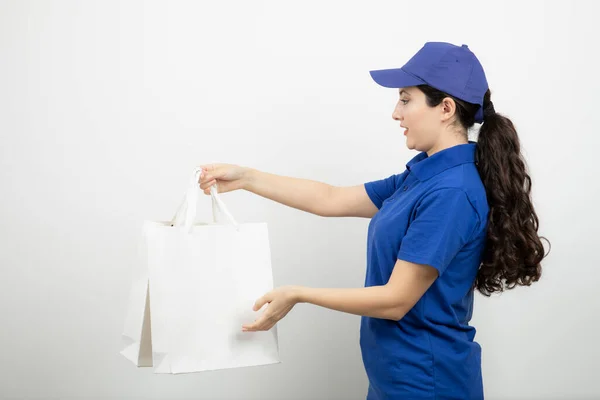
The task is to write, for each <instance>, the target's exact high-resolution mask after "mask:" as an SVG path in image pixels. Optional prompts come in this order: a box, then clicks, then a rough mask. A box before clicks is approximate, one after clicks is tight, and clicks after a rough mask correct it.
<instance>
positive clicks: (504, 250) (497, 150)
mask: <svg viewBox="0 0 600 400" xmlns="http://www.w3.org/2000/svg"><path fill="white" fill-rule="evenodd" d="M418 88H419V89H420V90H421V91H422V92H423V93H424V94H425V96H426V98H427V103H428V105H429V106H430V107H435V106H437V105H438V104H440V103H441V101H442V100H443V99H444V98H446V97H450V98H452V99H453V100H454V101H455V103H456V113H457V118H458V120H459V121H460V123H461V124H462V125H463V126H464V127H465V128H467V129H468V128H470V127H471V126H473V125H474V123H475V114H476V111H477V109H478V108H479V106H478V105H476V104H471V103H467V102H464V101H462V100H460V99H457V98H455V97H454V96H451V95H449V94H447V93H443V92H441V91H439V90H437V89H434V88H432V87H430V86H427V85H421V86H418ZM490 97H491V92H490V91H489V90H488V91H487V92H486V94H485V96H484V101H483V115H484V117H483V125H482V126H481V128H480V130H479V137H478V140H477V147H476V154H475V155H476V164H477V169H478V171H479V175H480V177H481V181H482V182H483V185H484V186H485V191H486V196H487V200H488V205H489V209H490V211H489V216H488V225H487V240H486V245H485V248H484V252H483V256H482V261H481V265H480V267H479V271H478V273H477V277H476V279H475V282H474V287H475V288H476V289H477V290H478V291H479V292H480V293H482V294H483V295H485V296H490V295H491V294H492V293H494V292H502V291H504V289H513V288H514V287H515V286H517V285H519V286H529V285H531V284H532V283H533V282H537V281H538V280H539V279H540V277H541V274H542V268H541V264H540V263H541V261H542V259H543V258H544V257H545V256H546V254H544V247H543V245H542V242H541V239H545V238H543V237H539V236H538V227H539V220H538V217H537V214H536V212H535V209H534V207H533V203H532V201H531V177H530V176H529V175H528V173H527V168H526V163H525V160H524V159H523V156H522V154H521V145H520V141H519V136H518V135H517V131H516V130H515V127H514V125H513V123H512V122H511V120H510V119H508V118H507V117H505V116H503V115H501V114H498V113H496V111H495V109H494V105H493V103H492V101H491V99H490ZM545 240H546V241H547V239H545Z"/></svg>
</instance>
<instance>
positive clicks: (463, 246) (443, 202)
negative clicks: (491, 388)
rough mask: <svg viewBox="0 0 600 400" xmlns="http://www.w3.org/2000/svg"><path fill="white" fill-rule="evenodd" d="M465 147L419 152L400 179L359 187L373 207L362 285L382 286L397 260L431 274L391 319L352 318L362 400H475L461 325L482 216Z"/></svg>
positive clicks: (466, 330) (474, 370)
mask: <svg viewBox="0 0 600 400" xmlns="http://www.w3.org/2000/svg"><path fill="white" fill-rule="evenodd" d="M475 149H476V143H475V142H469V143H468V144H461V145H457V146H453V147H451V148H447V149H444V150H442V151H439V152H437V153H434V154H433V155H432V156H431V157H428V156H427V153H425V152H423V153H419V154H418V155H417V156H415V157H414V158H413V159H412V160H411V161H410V162H408V164H407V165H406V170H405V171H404V172H403V173H401V174H398V175H392V176H390V177H389V178H386V179H382V180H379V181H373V182H368V183H365V189H366V191H367V193H368V195H369V197H370V198H371V200H372V201H373V203H374V204H375V205H376V206H377V208H379V211H378V212H377V213H376V214H375V216H374V217H373V218H372V220H371V221H370V224H369V230H368V239H367V240H368V241H367V273H366V280H365V285H366V286H374V285H385V284H386V283H387V282H388V280H389V278H390V275H391V273H392V269H393V268H394V265H395V264H396V261H397V260H398V259H401V260H406V261H410V262H413V263H418V264H426V265H430V266H432V267H434V268H435V269H437V270H438V272H439V276H438V278H437V279H436V280H435V282H434V283H433V285H432V286H431V287H430V288H429V289H428V290H427V291H426V292H425V294H424V295H423V296H422V297H421V299H420V300H419V301H418V302H417V303H416V304H415V306H414V307H413V308H412V309H411V310H410V311H409V312H408V313H407V314H406V315H405V316H404V317H403V318H402V319H401V320H400V321H391V320H386V319H379V318H370V317H363V318H362V320H361V331H360V333H361V334H360V345H361V351H362V356H363V361H364V365H365V369H366V372H367V375H368V378H369V391H368V395H367V399H368V400H375V399H460V400H467V399H482V398H483V384H482V377H481V348H480V346H479V344H477V342H475V341H474V337H475V328H473V327H471V326H469V320H470V319H471V316H472V312H473V294H474V292H473V289H472V287H473V283H474V280H475V276H476V275H477V271H478V268H479V265H480V262H481V256H482V252H483V248H484V244H485V239H486V228H487V217H488V211H489V209H488V203H487V198H486V194H485V188H484V186H483V184H482V182H481V179H480V177H479V172H478V171H477V168H476V166H475Z"/></svg>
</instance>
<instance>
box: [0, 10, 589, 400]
mask: <svg viewBox="0 0 600 400" xmlns="http://www.w3.org/2000/svg"><path fill="white" fill-rule="evenodd" d="M598 15H600V6H599V5H598V4H597V3H596V2H593V1H588V2H584V1H579V2H574V1H546V2H543V1H527V2H525V1H519V2H512V3H511V2H506V1H503V2H494V3H492V2H479V1H478V2H475V1H473V2H466V1H455V2H449V1H437V2H432V1H427V2H424V1H423V2H421V1H411V2H407V1H398V0H394V1H368V2H367V1H329V2H326V1H306V0H304V1H295V2H291V1H270V2H266V1H257V0H254V1H235V2H234V1H218V2H217V1H210V2H192V1H190V2H174V1H169V2H167V1H164V2H156V1H147V2H141V1H94V2H92V1H80V2H76V1H38V2H32V1H16V0H14V1H1V2H0V139H1V141H0V221H1V222H2V223H1V225H0V398H3V399H4V398H61V399H67V398H69V399H71V398H72V399H86V398H99V399H100V398H102V399H104V398H106V399H108V398H113V399H127V398H132V399H133V398H135V399H184V398H190V399H191V398H195V399H363V398H364V397H365V395H366V388H367V380H366V376H365V373H364V370H363V366H362V362H361V358H360V350H359V345H358V327H359V317H357V316H353V315H349V314H341V313H336V312H333V311H329V310H326V309H319V308H316V307H312V306H308V305H300V306H297V307H296V308H295V309H294V310H293V311H292V313H290V314H289V315H288V317H286V318H285V319H284V320H283V321H281V322H280V324H279V332H280V346H281V357H282V363H281V364H278V365H273V366H266V367H257V368H246V369H236V370H227V371H213V372H207V373H201V374H191V375H182V376H162V375H154V374H152V372H151V370H149V369H136V368H135V366H133V365H132V364H131V363H130V362H129V361H127V360H126V359H124V358H123V357H122V356H121V355H120V354H119V350H120V349H121V347H120V346H121V337H120V335H121V330H122V327H123V319H124V316H125V307H126V304H127V300H128V295H129V285H130V281H129V273H130V266H131V264H132V263H133V262H135V260H136V258H135V257H136V245H137V243H138V239H139V237H140V233H141V231H140V229H141V224H142V223H143V221H144V220H145V219H158V220H164V219H170V218H171V217H172V215H173V213H174V212H175V209H176V207H177V205H178V202H179V200H180V199H181V196H182V194H183V192H184V191H185V189H186V185H187V180H188V177H189V174H190V173H191V171H192V170H193V168H194V167H195V166H196V165H199V164H203V163H209V162H232V163H238V164H242V165H247V166H251V167H254V168H258V169H262V170H266V171H268V172H272V173H279V174H285V175H290V176H296V177H304V178H310V179H315V180H320V181H324V182H328V183H331V184H335V185H353V184H359V183H363V182H365V181H369V180H374V179H380V178H383V177H387V176H389V175H390V174H392V173H399V172H402V171H403V170H404V165H405V163H406V162H407V161H408V160H409V159H410V158H412V157H413V156H414V155H415V154H416V153H414V152H413V151H409V150H407V149H406V147H405V143H404V137H403V136H402V131H401V130H400V128H399V127H398V124H397V123H396V122H394V121H393V120H392V119H391V113H392V110H393V107H394V105H395V102H396V99H397V92H396V91H395V90H393V89H385V88H382V87H379V86H378V85H376V84H375V83H374V82H373V81H372V80H371V78H370V76H369V73H368V71H369V70H371V69H379V68H390V67H400V66H401V65H403V64H404V63H405V62H406V61H407V60H408V58H410V56H412V55H413V54H414V53H415V52H416V51H417V50H418V49H419V48H420V47H421V46H422V45H423V44H424V43H425V42H426V41H448V42H452V43H455V44H458V45H460V44H463V43H466V44H468V45H469V47H470V48H471V50H473V51H474V52H475V54H476V55H477V56H478V57H479V59H480V60H481V62H482V64H483V66H484V68H485V69H486V73H487V77H488V80H489V83H490V87H491V89H492V92H493V95H492V99H493V101H494V104H495V107H496V110H498V111H499V112H501V113H504V114H506V115H508V116H509V117H510V118H511V119H512V120H513V121H514V123H515V125H516V127H517V130H518V132H519V135H520V138H521V143H522V147H523V153H524V154H525V157H526V159H527V162H528V165H529V170H530V173H531V176H532V179H533V196H534V202H535V206H536V210H537V212H538V216H539V217H540V235H542V236H546V237H548V238H549V239H550V241H551V242H552V251H551V253H550V255H549V256H548V258H547V259H545V260H544V264H543V266H544V273H543V278H542V280H541V281H540V282H539V283H537V284H535V286H533V287H530V288H518V289H516V290H514V291H512V292H507V293H505V294H502V295H501V296H494V297H492V298H484V297H483V296H481V295H478V296H477V297H476V307H475V315H474V318H473V321H472V323H473V325H474V326H475V327H476V328H477V329H478V333H477V336H476V340H477V341H478V342H479V343H480V344H481V345H482V348H483V373H484V386H485V392H486V398H489V399H553V398H565V399H579V398H581V399H584V398H586V399H589V398H600V379H599V378H600V376H599V373H598V371H599V369H598V366H597V360H598V359H599V357H600V348H599V345H598V342H597V337H598V329H599V328H600V322H599V320H600V300H598V293H597V287H598V278H599V275H600V274H599V273H598V268H599V267H600V257H599V256H598V251H597V240H598V234H599V230H598V226H599V224H598V222H599V217H598V212H597V201H598V196H599V195H600V190H599V183H598V182H600V179H598V172H599V168H598V166H597V165H598V164H597V161H598V158H597V146H598V144H600V140H599V139H598V134H599V131H598V126H599V125H600V124H599V123H600V117H599V116H600V112H599V111H598V100H597V99H598V94H600V78H599V75H598V61H599V56H600V45H598V42H599V39H600V28H598V24H597V17H598ZM223 199H224V200H225V202H226V203H227V205H228V206H229V208H230V209H231V211H232V212H233V213H234V215H235V216H236V218H237V219H238V220H239V221H242V222H254V221H256V222H258V221H265V222H267V223H268V224H269V230H270V237H271V246H272V259H273V268H274V279H275V283H276V285H285V284H299V285H308V286H317V287H359V286H362V284H363V279H364V271H365V260H366V255H365V254H366V253H365V250H366V246H365V241H366V228H367V224H368V221H367V220H364V219H327V218H320V217H317V216H314V215H310V214H306V213H302V212H300V211H297V210H294V209H291V208H287V207H284V206H282V205H280V204H277V203H273V202H270V201H268V200H265V199H263V198H260V197H258V196H254V195H251V194H249V193H247V192H235V193H231V194H227V195H225V196H224V197H223ZM199 207H200V218H201V219H202V218H204V219H207V218H209V217H210V199H209V198H208V197H204V196H202V198H201V199H200V201H199Z"/></svg>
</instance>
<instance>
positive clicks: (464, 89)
mask: <svg viewBox="0 0 600 400" xmlns="http://www.w3.org/2000/svg"><path fill="white" fill-rule="evenodd" d="M370 74H371V77H372V78H373V80H374V81H375V82H377V83H378V84H379V85H381V86H384V87H388V88H403V87H408V86H417V85H429V86H431V87H433V88H435V89H438V90H441V91H442V92H445V93H448V94H450V95H452V96H454V97H456V98H458V99H461V100H463V101H466V102H469V103H473V104H479V109H478V110H477V114H476V115H475V122H478V123H481V122H483V96H484V95H485V93H486V92H487V90H488V83H487V79H486V77H485V72H484V71H483V67H482V66H481V63H480V62H479V60H478V59H477V57H475V54H473V52H472V51H471V50H469V47H468V46H467V45H466V44H463V45H462V46H456V45H453V44H451V43H444V42H427V43H425V45H424V46H423V47H422V48H421V49H420V50H419V51H418V52H417V53H416V54H415V55H414V56H412V58H411V59H410V60H408V62H407V63H406V64H404V66H403V67H402V68H395V69H381V70H375V71H370Z"/></svg>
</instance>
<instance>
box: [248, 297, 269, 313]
mask: <svg viewBox="0 0 600 400" xmlns="http://www.w3.org/2000/svg"><path fill="white" fill-rule="evenodd" d="M270 301H271V294H270V293H267V294H265V295H264V296H263V297H261V298H260V299H258V300H256V302H255V303H254V307H252V310H254V311H258V310H260V309H261V308H262V307H263V306H264V305H265V304H267V303H269V302H270Z"/></svg>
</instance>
